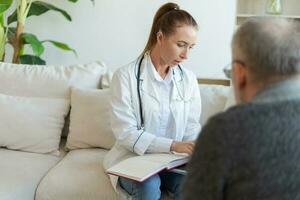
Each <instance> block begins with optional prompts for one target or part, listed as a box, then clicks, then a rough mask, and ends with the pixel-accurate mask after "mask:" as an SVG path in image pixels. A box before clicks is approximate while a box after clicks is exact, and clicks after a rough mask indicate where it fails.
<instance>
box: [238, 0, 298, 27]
mask: <svg viewBox="0 0 300 200" xmlns="http://www.w3.org/2000/svg"><path fill="white" fill-rule="evenodd" d="M267 1H269V0H237V13H236V24H237V25H240V24H241V23H242V22H243V21H245V20H246V19H247V18H249V17H255V16H274V17H282V18H287V19H295V20H300V3H299V0H284V1H282V6H281V7H282V11H281V14H278V15H277V14H274V15H272V14H268V13H266V5H267Z"/></svg>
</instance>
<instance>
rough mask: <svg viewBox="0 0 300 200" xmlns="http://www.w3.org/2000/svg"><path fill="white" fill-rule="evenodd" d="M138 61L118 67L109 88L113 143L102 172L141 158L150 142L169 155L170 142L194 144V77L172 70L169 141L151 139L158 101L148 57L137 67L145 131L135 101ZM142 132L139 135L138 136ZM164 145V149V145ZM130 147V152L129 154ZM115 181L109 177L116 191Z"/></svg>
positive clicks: (196, 105)
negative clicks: (192, 142) (123, 162)
mask: <svg viewBox="0 0 300 200" xmlns="http://www.w3.org/2000/svg"><path fill="white" fill-rule="evenodd" d="M139 60H140V59H137V60H135V61H134V62H132V63H130V64H129V65H126V66H124V67H121V68H120V69H118V70H117V71H116V72H115V73H114V76H113V79H112V84H111V107H112V112H111V126H112V130H113V133H114V135H115V137H116V143H115V145H114V146H113V148H112V149H111V150H110V151H109V152H108V154H107V155H106V156H105V159H104V168H105V169H108V168H109V167H110V166H112V165H114V164H116V163H118V162H120V161H121V160H123V159H125V158H129V157H132V156H136V155H137V154H138V155H143V154H144V153H145V152H146V150H147V148H148V147H149V145H150V144H151V142H152V141H153V140H154V139H159V140H160V144H161V147H160V148H158V149H157V151H158V152H169V151H170V149H169V148H170V143H171V142H172V141H173V140H177V141H191V140H195V139H196V138H197V136H198V133H199V132H200V129H201V126H200V123H199V120H200V113H201V99H200V92H199V89H198V84H197V79H196V77H195V75H194V74H193V73H192V72H191V71H189V70H187V69H184V68H182V71H181V70H180V69H179V67H177V66H176V67H174V68H173V69H174V74H173V80H172V82H173V87H172V91H171V98H170V111H171V112H170V113H171V120H172V122H171V123H172V124H173V125H172V128H171V130H169V131H170V133H172V134H171V135H172V138H163V137H158V136H156V135H155V132H156V130H157V127H158V126H159V117H158V112H159V103H160V102H159V98H158V94H157V91H156V90H155V87H154V85H153V83H154V77H152V76H150V75H149V74H151V73H149V70H151V67H152V62H151V58H150V56H149V54H148V53H146V54H145V56H144V59H143V62H142V64H141V75H140V91H141V99H142V106H143V117H144V123H145V129H144V132H143V130H138V127H139V125H140V112H139V101H138V94H137V69H138V63H139ZM142 132H143V133H142ZM164 144H165V145H164ZM133 146H134V150H133ZM117 180H118V179H117V177H115V176H111V181H112V184H113V186H114V187H115V188H116V185H117Z"/></svg>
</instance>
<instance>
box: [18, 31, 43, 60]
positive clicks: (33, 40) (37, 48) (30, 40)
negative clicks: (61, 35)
mask: <svg viewBox="0 0 300 200" xmlns="http://www.w3.org/2000/svg"><path fill="white" fill-rule="evenodd" d="M21 37H22V39H23V41H24V44H30V45H31V48H32V51H33V53H34V55H36V56H40V55H42V53H43V52H44V46H43V44H42V42H41V41H39V40H38V38H37V37H36V36H35V35H33V34H30V33H22V35H21Z"/></svg>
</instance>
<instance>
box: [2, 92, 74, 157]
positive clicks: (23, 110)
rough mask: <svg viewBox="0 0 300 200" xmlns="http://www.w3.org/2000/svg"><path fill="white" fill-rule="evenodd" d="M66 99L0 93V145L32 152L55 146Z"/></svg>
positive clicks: (66, 110) (66, 108)
mask: <svg viewBox="0 0 300 200" xmlns="http://www.w3.org/2000/svg"><path fill="white" fill-rule="evenodd" d="M68 109H69V102H68V101H67V100H64V99H49V98H33V97H31V98H30V97H17V96H8V95H3V94H0V111H1V112H0V147H6V148H8V149H13V150H21V151H28V152H36V153H55V152H57V150H58V147H59V142H60V136H61V131H62V128H63V125H64V117H65V116H66V114H67V112H68Z"/></svg>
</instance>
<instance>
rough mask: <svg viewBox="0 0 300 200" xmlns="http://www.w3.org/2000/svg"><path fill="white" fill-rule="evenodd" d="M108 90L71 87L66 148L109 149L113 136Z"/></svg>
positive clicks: (113, 141)
mask: <svg viewBox="0 0 300 200" xmlns="http://www.w3.org/2000/svg"><path fill="white" fill-rule="evenodd" d="M109 100H110V90H109V89H104V90H97V89H78V88H72V92H71V108H72V109H71V115H70V133H69V135H68V140H67V148H68V149H78V148H92V147H100V148H105V149H110V148H111V147H112V146H113V144H114V143H115V138H114V135H113V133H112V130H111V126H110V117H109V111H110V102H109Z"/></svg>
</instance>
